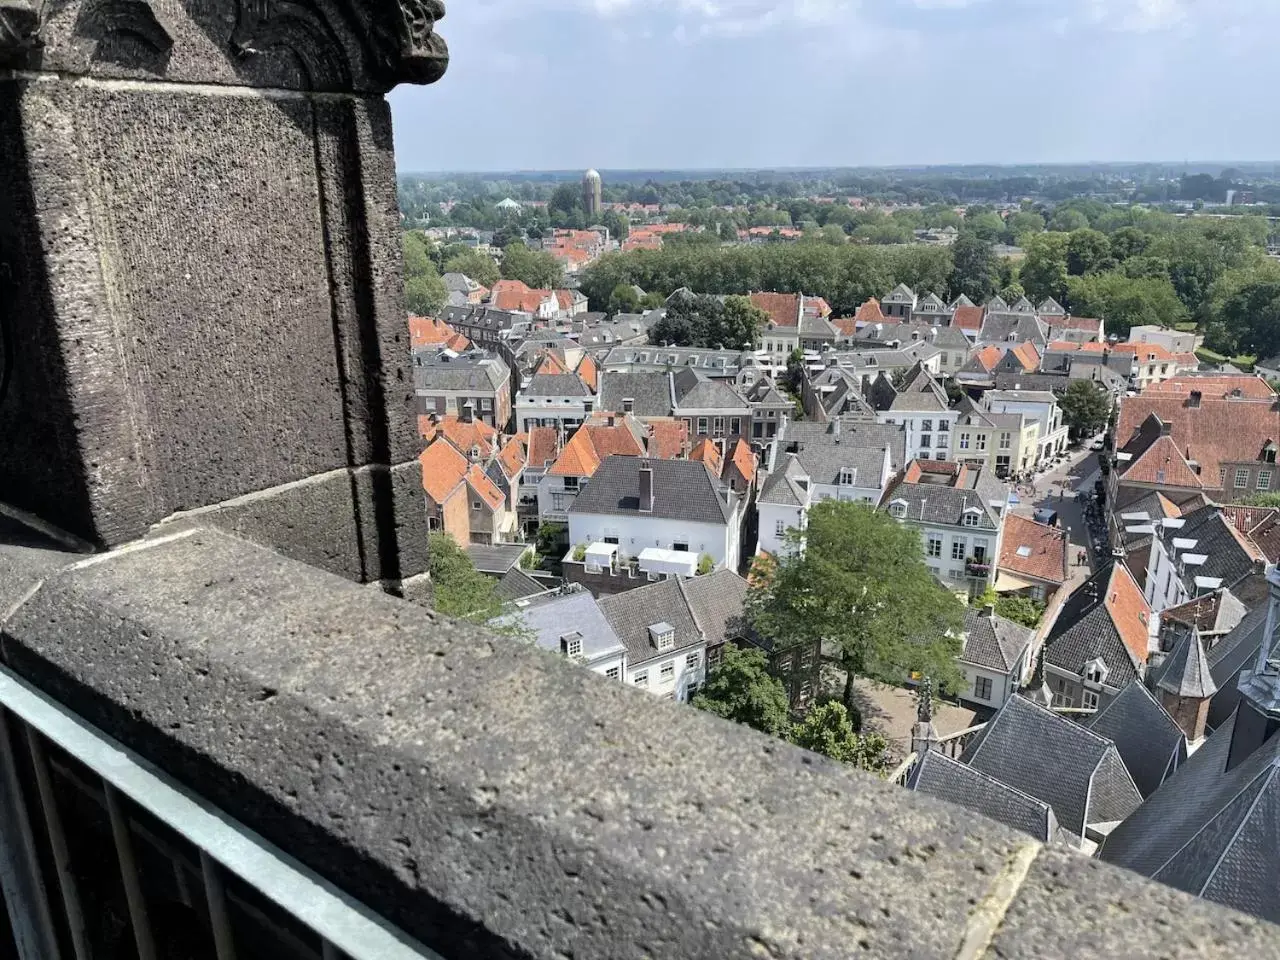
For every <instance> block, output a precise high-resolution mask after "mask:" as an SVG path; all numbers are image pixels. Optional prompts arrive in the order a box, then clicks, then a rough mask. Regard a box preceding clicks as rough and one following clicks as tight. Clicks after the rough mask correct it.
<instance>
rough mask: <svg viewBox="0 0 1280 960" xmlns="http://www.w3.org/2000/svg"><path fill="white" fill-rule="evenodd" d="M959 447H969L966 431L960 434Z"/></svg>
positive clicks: (966, 448) (964, 448) (965, 448)
mask: <svg viewBox="0 0 1280 960" xmlns="http://www.w3.org/2000/svg"><path fill="white" fill-rule="evenodd" d="M960 449H961V450H968V449H969V434H967V433H962V434H960Z"/></svg>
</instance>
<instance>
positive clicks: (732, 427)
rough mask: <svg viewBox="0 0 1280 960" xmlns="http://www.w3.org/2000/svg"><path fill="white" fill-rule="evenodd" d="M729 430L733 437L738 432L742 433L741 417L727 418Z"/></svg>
mask: <svg viewBox="0 0 1280 960" xmlns="http://www.w3.org/2000/svg"><path fill="white" fill-rule="evenodd" d="M770 412H772V411H770ZM729 432H730V433H731V434H733V435H734V436H735V437H736V436H737V435H738V434H740V433H742V418H741V417H732V418H731V419H730V420H729Z"/></svg>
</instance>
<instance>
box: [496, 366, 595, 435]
mask: <svg viewBox="0 0 1280 960" xmlns="http://www.w3.org/2000/svg"><path fill="white" fill-rule="evenodd" d="M584 374H585V376H584ZM595 379H596V370H595V361H593V360H592V359H591V358H590V357H589V356H583V357H582V359H580V360H579V361H578V369H577V370H570V369H568V368H567V367H566V365H565V363H564V362H563V361H562V360H560V359H559V358H558V357H557V356H556V355H555V354H554V353H550V352H548V353H546V354H544V355H543V358H542V361H541V362H540V363H539V364H538V367H537V368H536V369H535V371H534V373H533V375H532V376H531V377H529V378H528V379H527V380H526V381H525V382H524V384H523V385H522V386H521V387H520V391H519V393H518V394H517V395H516V403H515V408H516V427H517V429H518V430H521V431H525V430H531V429H532V428H534V427H554V428H555V429H556V430H558V431H561V432H562V433H564V434H565V435H566V436H569V435H571V434H572V433H573V432H574V431H575V430H577V429H578V427H580V426H581V425H582V422H583V421H584V420H586V419H587V417H589V416H590V415H591V414H592V413H593V412H594V411H595V410H596V394H595V387H594V382H595Z"/></svg>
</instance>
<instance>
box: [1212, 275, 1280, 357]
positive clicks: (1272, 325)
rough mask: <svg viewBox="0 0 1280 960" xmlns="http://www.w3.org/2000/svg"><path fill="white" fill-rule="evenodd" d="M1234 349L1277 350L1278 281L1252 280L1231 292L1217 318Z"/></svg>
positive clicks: (1268, 352)
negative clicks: (1252, 281)
mask: <svg viewBox="0 0 1280 960" xmlns="http://www.w3.org/2000/svg"><path fill="white" fill-rule="evenodd" d="M1218 319H1219V321H1220V323H1221V324H1222V326H1223V328H1224V329H1225V331H1226V332H1227V334H1228V336H1229V337H1230V342H1231V343H1232V345H1233V346H1234V347H1235V350H1236V352H1237V353H1249V354H1252V355H1253V356H1256V357H1262V358H1266V357H1272V356H1275V355H1276V354H1277V353H1280V281H1278V280H1263V281H1260V282H1256V283H1251V284H1249V285H1248V286H1246V287H1242V288H1241V289H1239V290H1237V291H1236V292H1235V293H1233V294H1231V295H1230V296H1229V297H1228V298H1227V300H1226V302H1225V303H1224V304H1223V305H1222V310H1221V315H1220V317H1219V318H1218Z"/></svg>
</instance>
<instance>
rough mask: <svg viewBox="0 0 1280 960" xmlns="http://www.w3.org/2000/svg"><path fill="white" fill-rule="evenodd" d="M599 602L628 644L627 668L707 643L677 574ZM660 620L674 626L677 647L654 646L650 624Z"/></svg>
mask: <svg viewBox="0 0 1280 960" xmlns="http://www.w3.org/2000/svg"><path fill="white" fill-rule="evenodd" d="M599 604H600V612H601V614H602V615H603V616H604V617H605V619H606V620H607V621H608V622H609V625H610V626H611V627H612V629H613V631H614V632H615V633H616V634H617V635H618V636H619V637H620V638H621V639H622V642H623V643H624V644H625V645H626V648H627V667H628V669H634V668H635V667H637V666H642V665H644V664H645V663H647V662H648V661H651V660H659V659H661V660H669V659H673V658H674V657H675V656H677V655H678V654H680V653H681V651H684V650H688V649H689V648H690V647H697V646H700V645H702V644H703V643H704V642H705V640H704V637H703V634H702V629H701V628H700V627H699V626H698V622H697V620H695V619H694V616H693V612H692V611H691V610H690V609H689V603H688V601H687V600H686V599H685V594H684V590H683V588H682V586H681V580H680V578H678V577H673V578H671V579H670V580H663V581H661V582H659V583H650V584H646V585H645V586H643V587H637V588H636V589H634V590H624V591H623V592H622V593H615V594H613V595H611V596H607V597H601V598H600V600H599ZM658 623H668V624H670V625H671V626H672V627H674V628H675V646H673V647H672V648H671V649H670V650H662V651H659V650H658V648H657V647H655V646H654V645H653V639H652V637H651V636H650V634H649V627H650V626H653V625H654V624H658Z"/></svg>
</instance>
